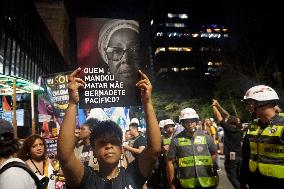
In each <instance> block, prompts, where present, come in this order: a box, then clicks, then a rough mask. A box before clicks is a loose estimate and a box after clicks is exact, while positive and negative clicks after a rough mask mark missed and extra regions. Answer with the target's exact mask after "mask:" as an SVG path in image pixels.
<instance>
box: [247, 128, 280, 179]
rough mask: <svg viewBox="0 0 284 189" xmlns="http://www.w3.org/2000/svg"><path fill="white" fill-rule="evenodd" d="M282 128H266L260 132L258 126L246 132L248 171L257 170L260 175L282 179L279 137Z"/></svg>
mask: <svg viewBox="0 0 284 189" xmlns="http://www.w3.org/2000/svg"><path fill="white" fill-rule="evenodd" d="M283 129H284V126H277V125H273V126H267V127H266V128H265V129H264V130H263V131H262V132H260V127H259V126H255V125H254V126H252V130H249V131H248V136H249V141H250V153H251V155H250V161H249V170H250V171H251V172H255V171H256V170H257V168H258V169H259V172H260V173H261V174H262V175H265V176H269V177H276V178H284V145H283V142H282V141H281V138H280V137H281V135H282V132H283Z"/></svg>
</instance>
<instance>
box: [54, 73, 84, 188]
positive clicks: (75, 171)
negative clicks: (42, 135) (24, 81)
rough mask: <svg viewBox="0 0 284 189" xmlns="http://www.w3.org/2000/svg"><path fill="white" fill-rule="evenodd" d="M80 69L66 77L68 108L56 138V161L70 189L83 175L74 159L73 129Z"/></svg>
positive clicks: (78, 163) (80, 84)
mask: <svg viewBox="0 0 284 189" xmlns="http://www.w3.org/2000/svg"><path fill="white" fill-rule="evenodd" d="M80 70H81V69H80V68H78V69H76V70H75V71H74V72H72V73H71V74H70V75H69V76H68V81H69V83H68V90H69V106H68V108H67V110H66V112H65V116H64V120H63V123H62V125H61V128H60V133H59V138H58V149H57V150H58V159H59V162H60V165H61V167H62V170H63V173H64V176H65V178H66V182H67V184H68V186H69V187H71V188H78V187H79V186H80V183H81V180H82V178H83V175H84V167H83V164H82V163H81V161H80V160H79V159H77V158H76V157H75V154H74V148H75V135H74V132H75V127H76V114H77V104H78V102H79V93H78V88H80V87H84V84H85V82H84V81H83V80H82V79H80V78H77V77H76V75H77V74H78V73H79V72H80Z"/></svg>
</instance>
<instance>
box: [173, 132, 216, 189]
mask: <svg viewBox="0 0 284 189" xmlns="http://www.w3.org/2000/svg"><path fill="white" fill-rule="evenodd" d="M216 151H217V147H216V145H215V144H214V141H213V139H212V137H210V136H208V135H206V134H204V133H203V132H202V131H195V133H194V134H193V137H192V138H189V137H188V136H187V135H186V133H185V131H182V132H181V133H180V134H178V135H177V136H176V137H174V138H173V139H172V142H171V144H170V149H169V152H168V159H169V160H170V159H175V161H176V164H177V170H176V171H177V172H178V173H175V174H176V175H178V178H177V180H178V181H179V184H180V185H181V186H177V188H208V187H216V186H217V185H218V182H219V178H218V174H217V171H216V169H215V168H214V166H213V165H214V162H213V160H212V157H211V154H214V153H216Z"/></svg>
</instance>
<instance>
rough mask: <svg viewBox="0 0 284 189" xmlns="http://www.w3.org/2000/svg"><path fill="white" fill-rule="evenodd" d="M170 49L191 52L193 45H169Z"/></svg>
mask: <svg viewBox="0 0 284 189" xmlns="http://www.w3.org/2000/svg"><path fill="white" fill-rule="evenodd" d="M169 51H179V52H181V51H183V52H190V51H192V47H169Z"/></svg>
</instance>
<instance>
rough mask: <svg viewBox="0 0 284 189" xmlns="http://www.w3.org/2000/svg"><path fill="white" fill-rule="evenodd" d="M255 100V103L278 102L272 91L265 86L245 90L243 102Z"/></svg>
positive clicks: (275, 94)
mask: <svg viewBox="0 0 284 189" xmlns="http://www.w3.org/2000/svg"><path fill="white" fill-rule="evenodd" d="M248 99H252V100H256V101H260V102H261V101H270V100H279V97H278V95H277V93H276V92H275V90H274V89H272V88H271V87H268V86H265V85H257V86H254V87H252V88H250V89H249V90H247V92H246V94H245V96H244V100H248Z"/></svg>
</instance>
